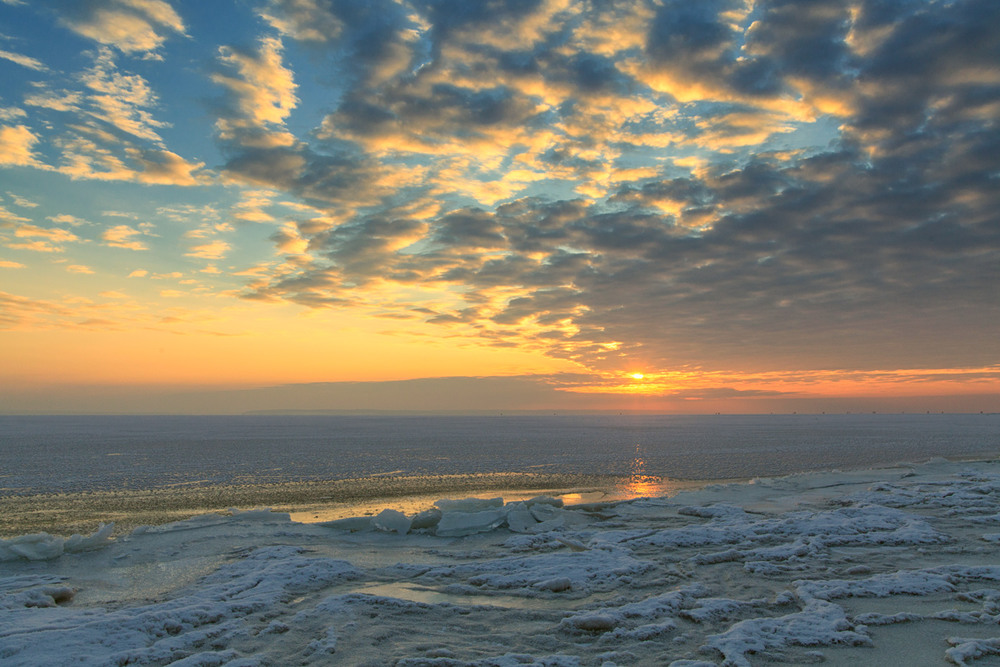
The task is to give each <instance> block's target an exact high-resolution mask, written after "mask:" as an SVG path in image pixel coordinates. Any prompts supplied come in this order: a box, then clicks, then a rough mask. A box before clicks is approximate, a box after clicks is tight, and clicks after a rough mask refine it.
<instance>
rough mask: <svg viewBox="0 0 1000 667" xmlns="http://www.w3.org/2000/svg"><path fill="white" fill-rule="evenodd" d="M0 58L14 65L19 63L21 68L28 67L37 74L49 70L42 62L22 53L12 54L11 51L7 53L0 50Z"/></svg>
mask: <svg viewBox="0 0 1000 667" xmlns="http://www.w3.org/2000/svg"><path fill="white" fill-rule="evenodd" d="M0 58H3V59H4V60H9V61H11V62H12V63H17V64H18V65H20V66H21V67H27V68H28V69H33V70H35V71H36V72H44V71H46V70H48V68H47V67H46V66H45V65H44V64H43V63H42V62H41V61H40V60H38V59H36V58H32V57H31V56H26V55H23V54H20V53H12V52H10V51H5V50H3V49H0Z"/></svg>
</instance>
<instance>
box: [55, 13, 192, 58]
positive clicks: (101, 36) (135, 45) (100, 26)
mask: <svg viewBox="0 0 1000 667" xmlns="http://www.w3.org/2000/svg"><path fill="white" fill-rule="evenodd" d="M60 10H61V11H62V12H63V14H62V17H61V20H62V23H63V24H64V25H65V26H66V27H68V28H69V29H70V30H72V31H73V32H76V33H77V34H79V35H82V36H84V37H87V38H88V39H92V40H94V41H96V42H99V43H101V44H106V45H108V46H113V47H115V48H116V49H118V50H119V51H121V52H122V53H125V54H133V53H140V54H144V55H146V56H147V57H154V52H155V51H156V50H157V49H158V48H160V46H162V45H163V43H164V42H165V41H166V40H167V38H168V37H169V36H170V35H172V34H178V35H182V36H183V35H185V34H186V33H185V27H184V23H183V21H182V20H181V17H180V16H179V15H178V14H177V12H176V11H174V9H173V7H171V6H170V4H169V3H167V2H164V1H163V0H104V1H101V2H98V1H97V0H73V1H71V2H63V3H61V4H60Z"/></svg>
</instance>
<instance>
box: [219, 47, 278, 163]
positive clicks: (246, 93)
mask: <svg viewBox="0 0 1000 667" xmlns="http://www.w3.org/2000/svg"><path fill="white" fill-rule="evenodd" d="M281 51H282V45H281V41H280V40H279V39H277V38H274V37H265V38H263V39H262V40H261V42H260V46H259V48H258V49H257V50H256V51H244V50H241V49H237V48H235V47H230V46H223V47H220V49H219V60H220V62H221V63H222V64H223V65H224V66H225V68H226V69H227V70H228V71H233V70H235V74H227V73H224V72H221V71H220V72H217V73H215V74H213V75H212V80H213V81H214V82H215V83H217V84H219V85H221V86H223V87H224V88H225V89H226V90H227V92H228V93H229V95H228V99H227V100H226V103H227V106H228V113H227V114H226V115H224V116H222V117H221V118H220V119H219V121H218V128H219V133H220V136H221V138H222V139H223V140H236V141H239V142H241V143H244V144H254V145H263V146H265V147H267V146H275V145H278V146H282V145H287V144H288V143H289V142H290V136H289V135H287V134H284V133H278V132H275V131H272V130H270V129H269V128H272V127H275V126H279V127H280V126H281V125H282V124H283V123H284V122H285V120H286V119H287V118H288V116H289V114H291V112H292V110H293V109H294V108H295V107H296V105H297V104H298V98H297V97H296V96H295V89H296V85H295V80H294V77H293V74H292V71H291V70H290V69H288V68H287V67H285V66H284V64H283V63H282V57H281Z"/></svg>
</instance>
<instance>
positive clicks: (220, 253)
mask: <svg viewBox="0 0 1000 667" xmlns="http://www.w3.org/2000/svg"><path fill="white" fill-rule="evenodd" d="M229 250H230V245H229V244H228V243H226V242H225V241H222V240H218V239H217V240H215V241H211V242H209V243H203V244H201V245H196V246H193V247H192V248H191V249H190V250H189V251H188V252H186V253H184V254H185V255H187V256H188V257H200V258H201V259H222V258H223V257H225V256H226V254H227V253H228V252H229Z"/></svg>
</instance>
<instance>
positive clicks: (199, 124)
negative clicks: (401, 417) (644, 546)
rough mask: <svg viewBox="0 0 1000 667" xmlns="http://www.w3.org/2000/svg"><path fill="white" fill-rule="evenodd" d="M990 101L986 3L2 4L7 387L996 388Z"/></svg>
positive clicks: (197, 399) (401, 392)
mask: <svg viewBox="0 0 1000 667" xmlns="http://www.w3.org/2000/svg"><path fill="white" fill-rule="evenodd" d="M998 119H1000V3H998V2H996V0H955V1H949V0H822V1H811V0H759V1H758V0H703V1H699V2H691V1H690V0H676V1H675V0H659V1H648V2H647V1H644V0H637V1H631V2H619V1H615V0H509V1H498V0H490V1H487V2H469V1H468V0H412V1H395V0H363V1H362V0H358V1H346V0H233V1H230V0H213V1H212V2H194V1H182V0H174V1H173V2H169V1H167V0H65V1H58V0H32V1H30V2H29V1H28V0H0V412H37V411H42V412H59V411H98V412H102V411H103V412H114V411H158V410H160V409H164V410H173V409H180V410H196V411H208V412H211V411H240V410H241V409H242V408H243V407H247V406H248V405H250V404H249V403H247V404H244V403H241V402H240V400H238V397H240V396H243V397H246V396H248V395H250V394H253V395H255V396H257V397H258V399H260V397H261V396H264V395H267V396H271V397H272V398H273V399H274V401H275V402H274V404H273V406H274V407H275V408H280V409H294V408H295V407H296V406H298V405H301V406H307V407H308V409H321V408H328V409H372V408H384V409H394V408H407V409H409V408H411V407H412V406H413V405H418V406H420V409H449V407H455V406H457V405H461V407H462V409H474V408H475V409H483V410H490V409H494V408H499V407H503V408H506V409H519V408H520V409H545V410H547V409H550V408H552V409H555V408H559V409H572V408H580V409H611V410H615V409H642V410H656V411H664V412H708V411H713V412H714V411H724V412H765V411H775V410H778V411H792V410H794V409H796V408H803V409H810V410H813V411H817V412H818V411H820V410H825V409H830V410H840V409H847V408H853V409H858V410H863V409H866V408H867V407H870V406H874V407H873V409H875V408H879V409H893V410H897V409H898V410H906V409H913V410H918V409H919V410H924V409H927V410H937V409H938V408H940V409H941V410H949V411H952V410H956V411H979V410H986V411H997V410H1000V336H998V335H997V332H998V331H1000V128H998ZM434 378H450V380H449V381H448V382H447V383H445V384H447V386H448V387H449V388H448V390H447V391H445V390H443V389H442V388H441V387H442V386H443V385H441V384H440V383H437V384H435V382H433V381H430V380H431V379H434ZM268 388H276V389H275V390H274V391H275V392H277V393H273V394H267V392H268V391H271V390H270V389H268ZM406 388H410V389H406ZM456 388H457V389H456ZM491 388H502V389H497V391H496V393H491V392H492V391H493V389H491ZM293 390H294V391H293ZM261 392H264V394H261ZM282 392H283V393H282ZM302 392H305V393H304V394H303V393H302ZM310 392H311V393H310ZM331 392H332V393H331ZM359 392H360V394H359ZM413 392H416V394H419V396H418V397H415V396H414V393H413ZM279 394H280V395H281V396H284V398H283V399H281V400H278V397H279ZM361 394H364V395H365V396H367V397H368V398H367V399H365V401H360V402H358V401H355V402H351V401H349V400H346V399H345V398H344V397H350V396H352V395H355V396H357V395H361ZM181 395H184V396H186V397H187V399H186V400H187V401H188V402H187V403H186V404H184V405H185V406H186V407H182V408H177V407H176V405H180V404H179V403H171V402H170V401H166V402H165V400H166V399H165V398H164V397H166V396H172V397H175V398H176V397H177V396H181ZM293 395H294V396H296V397H297V398H294V399H293V398H290V397H291V396H293ZM307 395H308V396H309V398H306V396H307ZM234 397H237V398H234ZM338 397H339V398H338ZM472 397H474V400H473V398H472ZM223 399H224V400H223ZM418 399H419V400H418ZM366 401H367V402H366ZM267 405H270V404H269V403H268V401H267V400H263V401H261V400H257V401H256V402H253V407H254V409H258V408H262V407H267ZM4 406H6V407H4ZM165 406H167V407H165ZM169 406H173V407H169ZM303 409H305V408H303Z"/></svg>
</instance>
